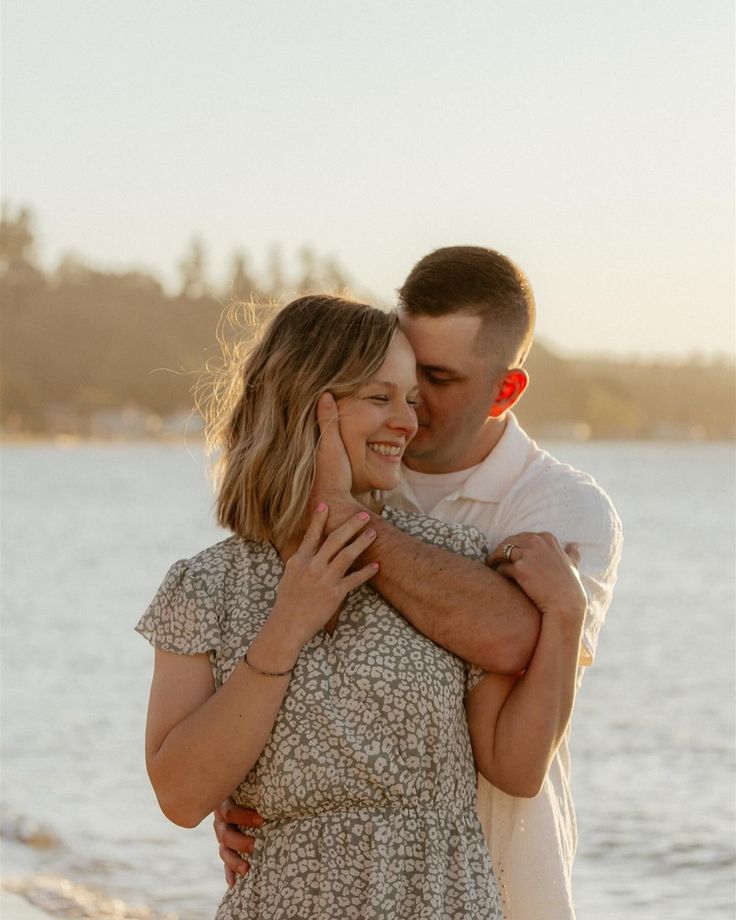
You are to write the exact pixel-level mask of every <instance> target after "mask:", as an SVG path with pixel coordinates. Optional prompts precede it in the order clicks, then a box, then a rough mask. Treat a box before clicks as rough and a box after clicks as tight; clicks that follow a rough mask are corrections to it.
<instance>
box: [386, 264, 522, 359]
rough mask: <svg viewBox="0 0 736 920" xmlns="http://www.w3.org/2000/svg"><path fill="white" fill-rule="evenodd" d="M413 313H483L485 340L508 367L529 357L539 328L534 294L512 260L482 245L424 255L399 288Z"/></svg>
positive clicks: (404, 306)
mask: <svg viewBox="0 0 736 920" xmlns="http://www.w3.org/2000/svg"><path fill="white" fill-rule="evenodd" d="M399 307H400V309H403V310H404V311H406V313H408V314H409V315H411V316H446V315H447V314H449V313H469V314H471V315H474V316H480V317H481V319H482V320H483V328H484V330H485V332H486V336H484V340H486V341H485V342H484V343H482V346H483V345H485V346H486V347H490V349H491V351H492V352H493V354H494V357H498V359H499V360H500V361H501V362H502V363H504V364H506V365H507V366H509V367H511V366H519V365H520V364H522V362H523V361H524V359H525V358H526V356H527V354H528V352H529V349H530V347H531V344H532V336H533V333H534V318H535V312H536V310H535V306H534V294H533V292H532V288H531V285H530V284H529V281H528V280H527V278H526V275H524V273H523V272H522V271H521V269H520V268H519V267H518V266H517V265H515V264H514V263H513V262H512V261H511V259H508V258H506V256H504V255H501V253H500V252H496V251H495V250H493V249H485V248H483V247H482V246H446V247H444V248H443V249H436V250H435V251H434V252H431V253H430V254H429V255H428V256H425V257H424V258H423V259H420V261H419V262H417V264H416V265H415V266H414V268H413V269H412V270H411V272H410V273H409V276H408V278H407V279H406V281H405V282H404V284H403V285H402V287H401V288H400V289H399Z"/></svg>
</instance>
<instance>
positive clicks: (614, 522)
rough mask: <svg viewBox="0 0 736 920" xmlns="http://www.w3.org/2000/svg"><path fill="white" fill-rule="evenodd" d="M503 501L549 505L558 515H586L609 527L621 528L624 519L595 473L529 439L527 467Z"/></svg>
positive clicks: (548, 510)
mask: <svg viewBox="0 0 736 920" xmlns="http://www.w3.org/2000/svg"><path fill="white" fill-rule="evenodd" d="M502 504H503V505H507V506H509V505H514V506H516V505H518V506H521V507H524V508H532V507H536V508H538V509H545V511H546V512H547V513H550V514H551V517H552V518H554V517H555V516H557V515H555V514H552V512H557V514H560V513H561V514H563V515H564V516H565V517H574V518H581V519H582V518H584V519H587V520H588V521H589V522H590V523H591V524H594V525H597V526H600V527H603V528H605V529H612V530H618V529H620V521H619V518H618V514H617V513H616V509H615V507H614V505H613V501H612V500H611V497H610V495H609V494H608V493H607V492H606V491H605V489H604V488H603V487H602V486H601V485H600V484H599V483H598V482H597V481H596V480H595V479H594V477H593V476H592V475H591V474H590V473H588V472H586V471H584V470H581V469H578V468H577V467H574V466H572V465H571V464H569V463H565V462H563V461H561V460H558V459H557V458H556V457H555V456H553V455H552V454H551V453H549V451H547V450H544V449H543V448H541V447H539V445H538V444H536V442H534V441H532V440H531V439H530V440H529V453H528V456H527V462H526V464H525V466H524V469H523V471H521V473H520V475H519V476H518V478H517V479H516V481H515V482H514V484H513V486H512V487H511V488H510V489H509V491H508V493H507V494H506V496H505V498H504V500H503V501H502Z"/></svg>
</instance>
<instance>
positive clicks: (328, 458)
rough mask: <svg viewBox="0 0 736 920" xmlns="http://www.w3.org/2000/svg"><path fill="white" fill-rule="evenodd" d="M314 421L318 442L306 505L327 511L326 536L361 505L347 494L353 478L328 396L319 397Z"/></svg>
mask: <svg viewBox="0 0 736 920" xmlns="http://www.w3.org/2000/svg"><path fill="white" fill-rule="evenodd" d="M317 421H318V422H319V431H320V439H319V445H318V447H317V465H316V472H315V478H314V486H313V488H312V494H311V496H310V504H311V506H312V508H316V507H317V505H319V503H320V502H325V503H326V504H327V506H328V507H329V509H330V510H329V515H328V522H327V532H328V533H331V532H332V531H333V530H334V529H335V527H339V526H340V524H343V523H344V522H345V521H346V520H347V519H348V518H349V517H351V516H352V515H353V514H355V513H356V511H360V510H361V505H360V503H359V502H357V501H356V500H355V499H354V498H353V496H352V495H351V494H350V488H351V486H352V484H353V474H352V470H351V469H350V461H349V460H348V455H347V452H346V450H345V445H344V444H343V442H342V438H341V437H340V421H339V416H338V412H337V404H336V403H335V399H334V397H333V396H332V394H331V393H323V394H322V396H321V397H320V399H319V402H318V403H317Z"/></svg>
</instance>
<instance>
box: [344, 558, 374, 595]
mask: <svg viewBox="0 0 736 920" xmlns="http://www.w3.org/2000/svg"><path fill="white" fill-rule="evenodd" d="M378 568H379V566H378V563H377V562H369V563H368V565H366V566H363V568H362V569H358V571H357V572H350V573H349V574H347V575H346V576H345V578H344V579H343V582H342V584H343V587H344V588H345V592H346V593H349V592H350V591H354V590H355V589H356V588H358V587H360V585H364V584H365V583H366V582H367V581H369V580H370V579H371V578H373V576H374V575H375V574H376V572H377V571H378Z"/></svg>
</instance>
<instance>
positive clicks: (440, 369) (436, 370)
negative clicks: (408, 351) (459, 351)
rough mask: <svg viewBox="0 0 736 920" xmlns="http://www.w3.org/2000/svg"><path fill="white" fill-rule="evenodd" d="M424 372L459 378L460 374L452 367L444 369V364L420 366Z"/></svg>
mask: <svg viewBox="0 0 736 920" xmlns="http://www.w3.org/2000/svg"><path fill="white" fill-rule="evenodd" d="M417 367H420V368H421V369H422V370H423V371H430V372H431V373H432V374H452V375H453V376H457V374H458V372H457V371H456V370H455V369H454V368H452V367H444V366H443V365H442V364H418V365H417Z"/></svg>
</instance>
